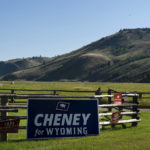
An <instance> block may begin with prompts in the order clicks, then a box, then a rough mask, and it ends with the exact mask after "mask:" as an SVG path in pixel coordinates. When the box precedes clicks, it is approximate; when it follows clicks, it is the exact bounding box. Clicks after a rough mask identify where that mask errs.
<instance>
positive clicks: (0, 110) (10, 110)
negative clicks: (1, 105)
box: [0, 109, 18, 112]
mask: <svg viewBox="0 0 150 150" xmlns="http://www.w3.org/2000/svg"><path fill="white" fill-rule="evenodd" d="M0 112H18V109H0Z"/></svg>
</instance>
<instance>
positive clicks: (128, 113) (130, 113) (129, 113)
mask: <svg viewBox="0 0 150 150" xmlns="http://www.w3.org/2000/svg"><path fill="white" fill-rule="evenodd" d="M133 114H138V113H137V112H121V115H133ZM111 115H112V113H99V116H100V117H101V116H111Z"/></svg>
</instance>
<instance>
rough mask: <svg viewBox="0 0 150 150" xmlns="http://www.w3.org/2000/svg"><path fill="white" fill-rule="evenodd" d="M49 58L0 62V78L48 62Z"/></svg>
mask: <svg viewBox="0 0 150 150" xmlns="http://www.w3.org/2000/svg"><path fill="white" fill-rule="evenodd" d="M49 60H50V58H46V57H32V58H26V59H25V58H23V59H13V60H8V61H0V76H3V75H6V74H9V73H12V72H16V71H18V70H24V69H27V68H32V67H35V66H39V65H41V64H44V63H46V62H47V61H49Z"/></svg>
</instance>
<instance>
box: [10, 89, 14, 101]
mask: <svg viewBox="0 0 150 150" xmlns="http://www.w3.org/2000/svg"><path fill="white" fill-rule="evenodd" d="M14 92H15V90H14V89H12V90H11V94H14ZM11 103H14V97H11Z"/></svg>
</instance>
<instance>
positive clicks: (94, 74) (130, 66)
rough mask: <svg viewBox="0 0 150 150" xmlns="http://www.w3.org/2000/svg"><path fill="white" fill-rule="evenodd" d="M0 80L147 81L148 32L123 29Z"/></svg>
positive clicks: (149, 74)
mask: <svg viewBox="0 0 150 150" xmlns="http://www.w3.org/2000/svg"><path fill="white" fill-rule="evenodd" d="M24 69H25V70H23V71H22V70H21V69H20V71H17V70H16V72H13V73H10V74H7V75H4V76H3V77H2V78H1V79H2V80H18V79H22V80H37V81H66V80H67V81H68V80H71V81H101V82H150V29H149V28H142V29H141V28H138V29H124V30H120V31H119V32H117V33H115V34H113V35H110V36H107V37H104V38H102V39H100V40H98V41H95V42H93V43H91V44H88V45H86V46H84V47H82V48H80V49H78V50H76V51H73V52H71V53H68V54H65V55H61V56H58V57H55V58H53V59H51V60H49V61H46V62H45V63H44V64H40V65H39V66H38V65H36V66H35V67H32V68H29V69H26V68H24Z"/></svg>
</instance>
